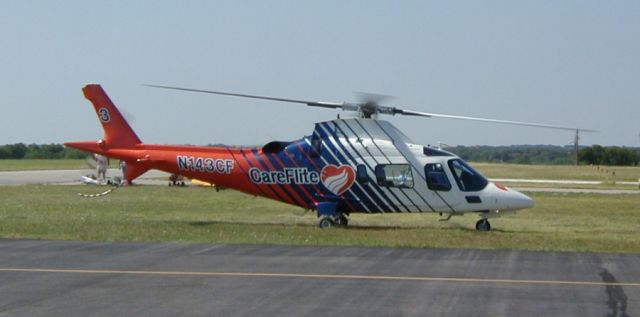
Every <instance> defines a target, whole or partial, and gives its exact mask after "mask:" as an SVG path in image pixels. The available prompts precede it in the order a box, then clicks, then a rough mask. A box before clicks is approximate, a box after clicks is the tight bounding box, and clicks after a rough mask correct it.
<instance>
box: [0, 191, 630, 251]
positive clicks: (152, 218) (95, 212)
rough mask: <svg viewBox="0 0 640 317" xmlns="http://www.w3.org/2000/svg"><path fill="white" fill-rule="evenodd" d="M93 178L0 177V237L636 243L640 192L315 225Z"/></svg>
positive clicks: (228, 201)
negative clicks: (485, 216)
mask: <svg viewBox="0 0 640 317" xmlns="http://www.w3.org/2000/svg"><path fill="white" fill-rule="evenodd" d="M104 189H105V188H104V187H91V186H2V187H0V237H3V238H30V239H73V240H99V241H104V240H108V241H179V242H215V243H274V244H304V245H355V246H392V247H442V248H486V249H495V248H497V249H523V250H562V251H595V252H632V253H638V252H640V196H638V195H595V194H594V195H591V194H546V193H545V194H532V195H531V196H532V197H533V198H534V199H535V200H536V203H537V204H536V206H535V207H534V208H532V209H528V210H525V211H522V212H521V213H519V214H518V215H515V216H511V217H505V218H500V219H493V220H491V223H492V227H493V230H492V231H491V232H488V233H481V232H476V231H475V229H474V225H475V222H476V220H477V219H478V218H477V216H475V215H465V216H462V217H453V218H452V219H451V221H449V222H440V221H438V218H439V217H438V215H436V214H431V213H429V214H384V215H378V214H376V215H364V214H353V215H352V216H351V223H350V228H348V229H337V228H334V229H328V230H321V229H319V228H317V226H316V224H317V219H316V217H315V215H314V214H313V213H309V212H307V213H305V214H302V213H303V212H304V211H303V210H301V209H299V208H297V207H292V206H288V205H285V204H282V203H279V202H275V201H271V200H266V199H261V198H255V197H252V196H247V195H244V194H242V193H239V192H235V191H222V192H220V193H216V192H215V191H213V190H211V189H208V188H197V187H190V188H169V187H164V186H134V187H124V188H120V189H118V190H116V191H115V192H114V193H112V194H110V195H108V196H104V197H99V198H92V199H89V198H81V197H79V196H77V195H76V193H77V192H83V193H92V192H93V193H96V192H98V191H102V190H104Z"/></svg>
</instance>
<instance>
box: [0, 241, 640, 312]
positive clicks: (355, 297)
mask: <svg viewBox="0 0 640 317" xmlns="http://www.w3.org/2000/svg"><path fill="white" fill-rule="evenodd" d="M638 314H640V255H621V254H584V253H557V252H544V253H543V252H519V251H480V250H441V249H390V248H356V247H349V248H341V247H291V246H265V245H207V244H166V243H85V242H58V241H20V240H0V316H541V315H546V316H631V315H638Z"/></svg>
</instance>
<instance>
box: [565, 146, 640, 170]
mask: <svg viewBox="0 0 640 317" xmlns="http://www.w3.org/2000/svg"><path fill="white" fill-rule="evenodd" d="M578 153H579V157H580V162H582V163H586V164H593V165H622V166H637V165H638V164H639V163H640V151H639V150H638V148H628V147H619V146H600V145H594V146H590V147H586V148H582V149H580V151H579V152H578Z"/></svg>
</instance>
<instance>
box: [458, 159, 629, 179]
mask: <svg viewBox="0 0 640 317" xmlns="http://www.w3.org/2000/svg"><path fill="white" fill-rule="evenodd" d="M471 165H473V167H474V168H476V169H477V170H478V171H480V172H481V173H482V174H483V175H485V176H487V177H490V178H517V179H554V180H587V181H600V182H615V181H626V182H637V181H638V178H640V167H639V166H600V167H598V166H590V165H580V166H573V165H524V164H496V163H473V162H472V163H471ZM614 173H615V175H614Z"/></svg>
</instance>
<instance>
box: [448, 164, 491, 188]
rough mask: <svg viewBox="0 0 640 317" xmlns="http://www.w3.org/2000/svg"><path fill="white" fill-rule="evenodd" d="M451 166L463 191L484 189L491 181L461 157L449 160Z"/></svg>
mask: <svg viewBox="0 0 640 317" xmlns="http://www.w3.org/2000/svg"><path fill="white" fill-rule="evenodd" d="M449 168H450V169H451V173H452V174H453V177H454V178H455V179H456V183H458V187H459V188H460V190H461V191H463V192H477V191H480V190H483V189H484V188H485V187H486V186H487V184H488V183H489V181H488V180H487V179H486V178H484V176H482V175H481V174H480V173H478V172H477V171H476V170H474V169H473V168H472V167H471V166H469V165H468V164H467V163H465V162H464V161H463V160H461V159H453V160H449Z"/></svg>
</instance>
